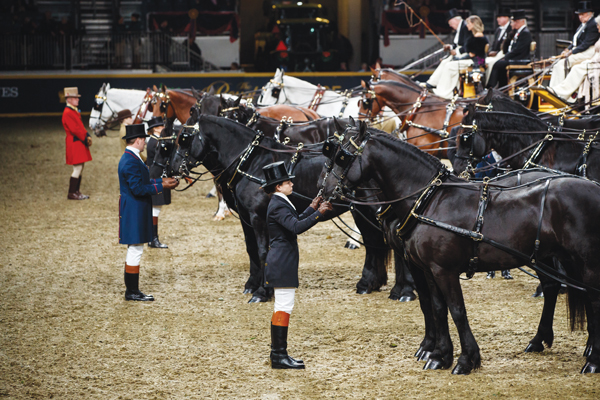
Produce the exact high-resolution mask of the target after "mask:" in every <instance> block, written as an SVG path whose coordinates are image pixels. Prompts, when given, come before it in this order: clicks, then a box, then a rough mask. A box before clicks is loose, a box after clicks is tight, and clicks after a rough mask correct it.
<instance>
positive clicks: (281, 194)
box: [273, 192, 296, 210]
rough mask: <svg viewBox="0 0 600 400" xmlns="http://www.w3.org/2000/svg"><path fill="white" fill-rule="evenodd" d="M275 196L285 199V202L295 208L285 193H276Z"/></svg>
mask: <svg viewBox="0 0 600 400" xmlns="http://www.w3.org/2000/svg"><path fill="white" fill-rule="evenodd" d="M273 194H274V195H276V196H279V197H281V198H283V199H285V201H287V202H288V203H290V205H291V206H292V207H294V205H293V204H292V202H291V201H290V199H288V197H287V196H286V195H285V194H283V193H281V192H275V193H273ZM295 209H296V207H294V210H295Z"/></svg>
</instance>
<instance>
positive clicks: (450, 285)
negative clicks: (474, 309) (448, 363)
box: [433, 266, 481, 375]
mask: <svg viewBox="0 0 600 400" xmlns="http://www.w3.org/2000/svg"><path fill="white" fill-rule="evenodd" d="M433 271H434V278H435V281H436V283H437V284H438V287H439V288H440V290H441V292H442V294H443V296H444V299H445V300H446V303H447V304H448V309H449V310H450V315H452V320H453V321H454V324H455V325H456V329H457V330H458V335H459V337H460V347H461V354H460V357H459V358H458V362H457V364H456V367H454V369H453V370H452V374H453V375H467V374H469V373H470V372H471V371H472V370H473V369H479V367H481V353H480V350H479V345H478V344H477V341H476V340H475V337H474V336H473V332H472V331H471V327H470V326H469V320H468V319H467V310H466V308H465V300H464V297H463V293H462V289H461V287H460V280H459V275H458V273H456V271H452V270H447V269H443V268H442V267H440V266H435V267H434V268H433Z"/></svg>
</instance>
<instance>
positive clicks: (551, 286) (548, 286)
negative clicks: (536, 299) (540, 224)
mask: <svg viewBox="0 0 600 400" xmlns="http://www.w3.org/2000/svg"><path fill="white" fill-rule="evenodd" d="M550 261H554V262H555V265H556V263H558V262H559V261H558V260H556V259H552V260H543V261H542V262H543V263H545V264H546V265H550ZM540 284H541V285H542V290H543V291H544V308H543V309H542V317H541V319H540V324H539V325H538V330H537V333H536V335H535V336H534V337H533V339H531V341H530V342H529V344H528V345H527V347H526V348H525V353H534V352H535V353H539V352H542V351H544V343H546V345H547V346H548V348H550V347H552V343H553V342H554V330H553V328H552V323H553V322H554V310H555V308H556V300H557V298H558V291H559V290H560V283H559V282H557V281H555V280H554V279H550V278H547V277H545V276H544V275H541V274H540Z"/></svg>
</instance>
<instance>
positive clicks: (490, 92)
mask: <svg viewBox="0 0 600 400" xmlns="http://www.w3.org/2000/svg"><path fill="white" fill-rule="evenodd" d="M493 97H494V89H492V88H490V89H489V90H488V92H487V94H486V95H485V98H484V99H483V103H484V104H489V103H491V102H492V98H493Z"/></svg>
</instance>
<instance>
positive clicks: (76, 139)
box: [62, 87, 92, 200]
mask: <svg viewBox="0 0 600 400" xmlns="http://www.w3.org/2000/svg"><path fill="white" fill-rule="evenodd" d="M64 93H65V101H66V103H67V106H66V107H65V110H64V111H63V115H62V123H63V127H64V128H65V132H66V134H67V137H66V138H65V144H66V153H67V157H66V158H67V164H68V165H72V166H73V173H72V174H71V180H70V182H69V194H68V195H67V199H69V200H85V199H89V198H90V196H86V195H85V194H81V192H80V191H79V187H80V186H81V173H82V172H83V166H84V164H85V163H86V162H88V161H92V155H91V154H90V146H91V145H92V138H91V137H90V134H89V133H88V131H87V130H86V129H85V127H84V126H83V122H82V121H81V115H80V113H81V111H79V109H78V108H77V107H78V106H79V98H80V97H81V95H80V94H79V90H78V89H77V88H76V87H66V88H65V89H64Z"/></svg>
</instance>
